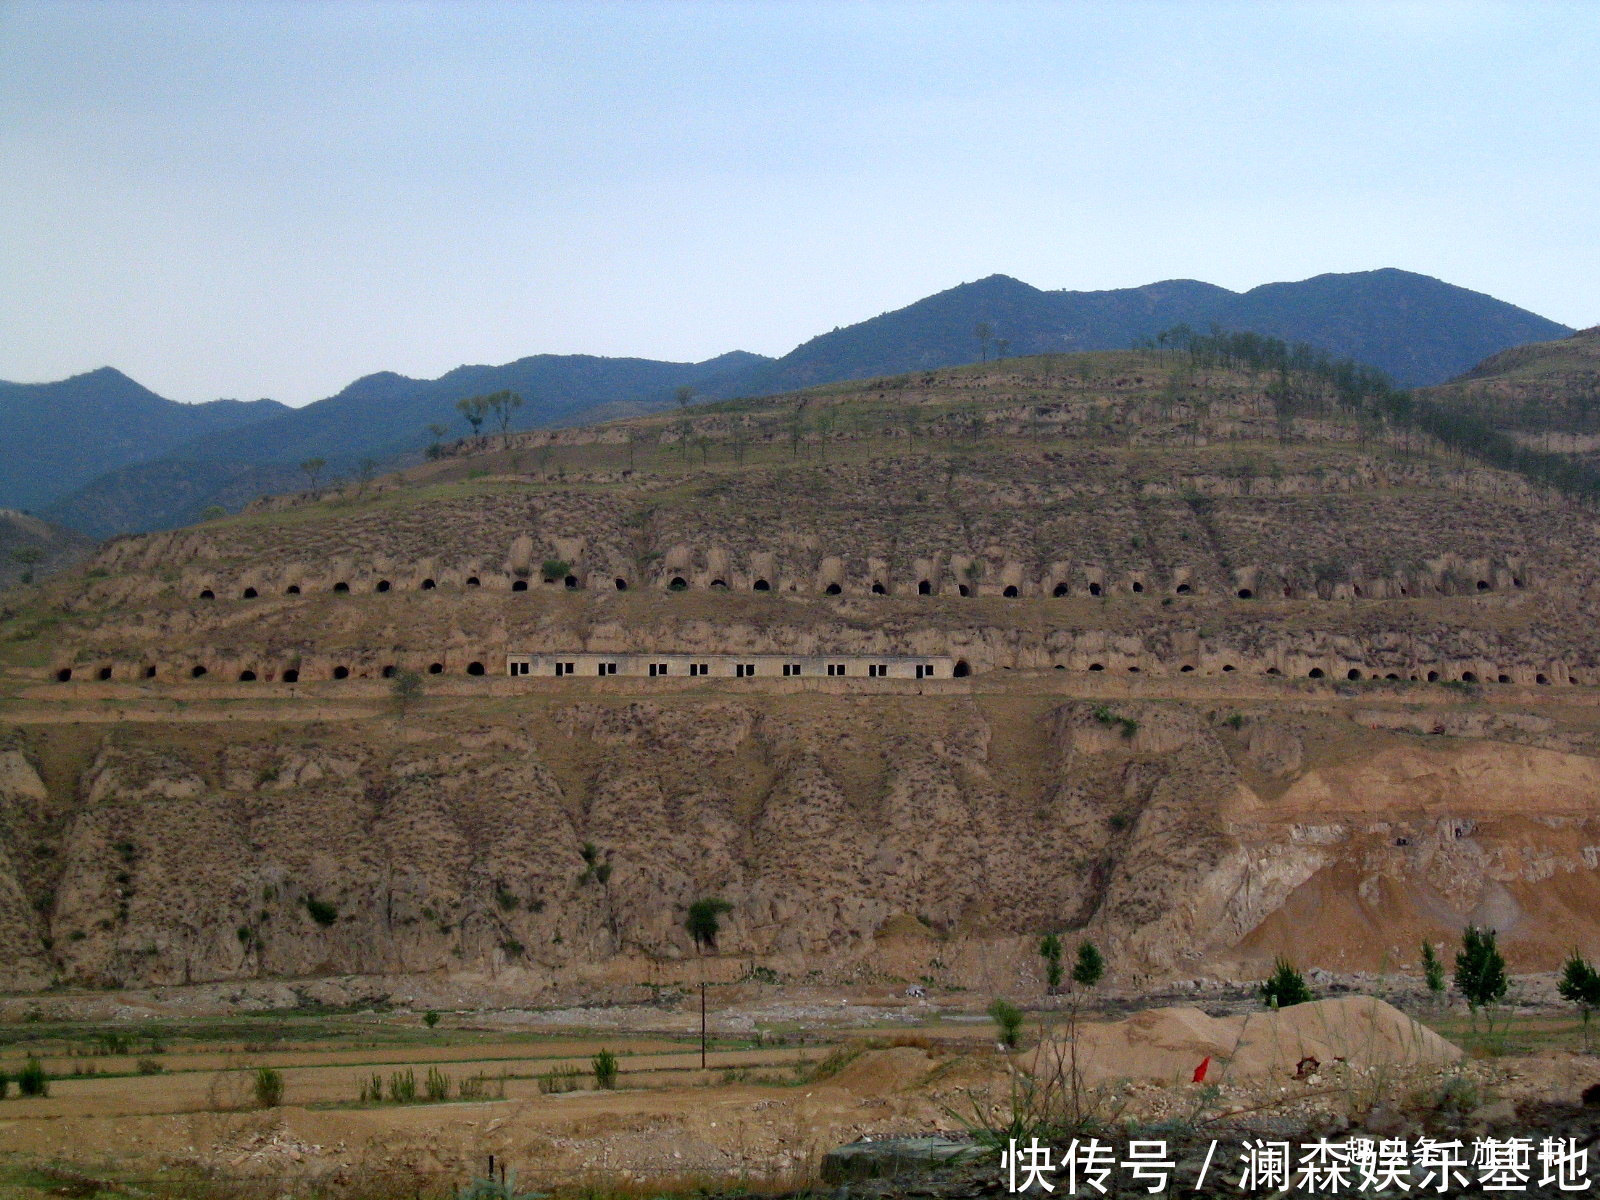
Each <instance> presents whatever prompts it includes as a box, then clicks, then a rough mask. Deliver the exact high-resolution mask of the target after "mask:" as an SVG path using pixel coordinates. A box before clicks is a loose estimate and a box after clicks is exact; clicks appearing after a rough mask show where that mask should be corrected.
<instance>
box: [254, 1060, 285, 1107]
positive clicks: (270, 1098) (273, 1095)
mask: <svg viewBox="0 0 1600 1200" xmlns="http://www.w3.org/2000/svg"><path fill="white" fill-rule="evenodd" d="M252 1084H253V1090H254V1091H255V1097H256V1107H257V1108H277V1107H278V1105H280V1104H282V1103H283V1073H282V1072H281V1071H276V1070H274V1069H273V1068H271V1067H257V1068H256V1073H255V1078H254V1080H253V1081H252Z"/></svg>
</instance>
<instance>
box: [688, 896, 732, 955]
mask: <svg viewBox="0 0 1600 1200" xmlns="http://www.w3.org/2000/svg"><path fill="white" fill-rule="evenodd" d="M732 911H733V905H731V904H729V903H728V902H727V901H726V900H723V899H721V898H720V897H717V896H710V897H708V898H706V899H704V900H696V901H695V902H694V903H693V904H691V905H689V915H688V917H686V918H685V919H684V922H683V927H684V928H685V929H686V930H688V931H689V936H690V937H692V938H694V944H695V945H696V946H697V947H702V948H710V949H712V950H715V949H716V948H717V934H718V933H719V932H721V929H722V923H721V919H720V918H721V917H722V914H723V913H727V912H732Z"/></svg>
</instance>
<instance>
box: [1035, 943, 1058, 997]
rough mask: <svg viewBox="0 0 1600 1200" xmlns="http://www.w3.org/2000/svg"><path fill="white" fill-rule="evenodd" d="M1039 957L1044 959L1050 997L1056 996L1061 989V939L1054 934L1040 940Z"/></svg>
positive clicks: (1046, 983)
mask: <svg viewBox="0 0 1600 1200" xmlns="http://www.w3.org/2000/svg"><path fill="white" fill-rule="evenodd" d="M1039 957H1040V958H1042V959H1044V981H1045V985H1046V987H1047V989H1048V991H1049V993H1050V995H1052V996H1054V995H1055V994H1056V992H1057V991H1058V990H1059V989H1060V987H1061V977H1062V971H1061V939H1060V938H1059V937H1057V936H1056V935H1055V934H1053V933H1047V934H1045V935H1044V937H1042V938H1040V939H1039Z"/></svg>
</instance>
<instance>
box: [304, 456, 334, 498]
mask: <svg viewBox="0 0 1600 1200" xmlns="http://www.w3.org/2000/svg"><path fill="white" fill-rule="evenodd" d="M327 465H328V460H327V459H325V458H308V459H306V460H305V461H304V462H303V463H301V464H300V469H301V470H302V471H304V472H305V473H306V478H307V479H309V480H310V481H311V490H312V491H313V492H314V491H316V490H317V480H318V479H319V478H321V476H322V469H323V468H324V467H326V466H327Z"/></svg>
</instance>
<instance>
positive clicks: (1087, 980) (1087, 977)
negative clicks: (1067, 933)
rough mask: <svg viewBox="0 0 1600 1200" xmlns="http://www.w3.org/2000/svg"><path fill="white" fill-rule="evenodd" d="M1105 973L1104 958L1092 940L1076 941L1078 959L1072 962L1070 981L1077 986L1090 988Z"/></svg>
mask: <svg viewBox="0 0 1600 1200" xmlns="http://www.w3.org/2000/svg"><path fill="white" fill-rule="evenodd" d="M1105 973H1106V960H1105V959H1104V958H1103V957H1102V956H1101V954H1100V948H1099V947H1098V946H1096V945H1095V944H1094V943H1093V942H1079V943H1078V959H1077V961H1076V962H1074V963H1073V964H1072V982H1073V983H1075V984H1077V985H1078V986H1079V987H1086V988H1092V987H1093V986H1094V985H1095V984H1097V983H1099V982H1100V977H1101V976H1102V975H1104V974H1105Z"/></svg>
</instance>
